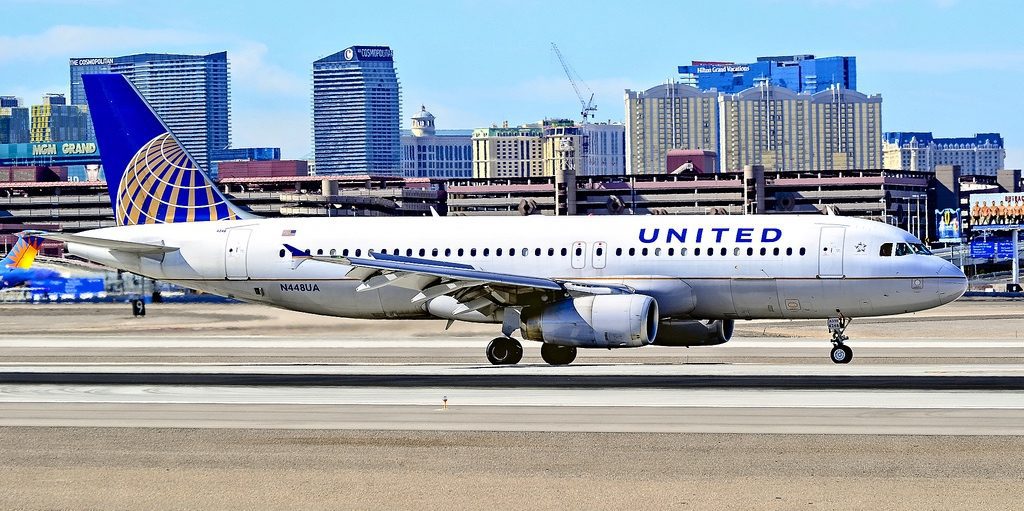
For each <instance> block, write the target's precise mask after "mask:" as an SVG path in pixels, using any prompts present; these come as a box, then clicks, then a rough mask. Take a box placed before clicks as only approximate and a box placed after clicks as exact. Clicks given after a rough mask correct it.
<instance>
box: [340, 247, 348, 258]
mask: <svg viewBox="0 0 1024 511" xmlns="http://www.w3.org/2000/svg"><path fill="white" fill-rule="evenodd" d="M341 256H342V257H348V249H347V248H346V249H345V250H342V251H341Z"/></svg>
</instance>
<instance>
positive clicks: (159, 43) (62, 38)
mask: <svg viewBox="0 0 1024 511" xmlns="http://www.w3.org/2000/svg"><path fill="white" fill-rule="evenodd" d="M209 42H211V38H210V37H208V36H207V35H205V34H202V33H199V32H190V31H184V30H175V29H141V28H133V27H90V26H73V25H57V26H54V27H50V28H48V29H46V30H45V31H44V32H41V33H38V34H28V35H18V36H0V63H2V62H5V61H16V60H34V61H42V60H47V59H52V58H71V57H91V56H97V57H99V56H105V55H104V54H108V53H111V54H112V53H126V52H132V51H147V50H151V49H152V48H168V47H170V48H181V47H182V46H184V45H186V44H187V45H189V46H195V45H200V44H203V43H209Z"/></svg>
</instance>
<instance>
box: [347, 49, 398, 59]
mask: <svg viewBox="0 0 1024 511" xmlns="http://www.w3.org/2000/svg"><path fill="white" fill-rule="evenodd" d="M353 59H355V60H392V53H391V48H388V47H387V46H353V47H351V48H348V49H346V50H345V60H353Z"/></svg>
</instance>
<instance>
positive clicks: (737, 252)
mask: <svg viewBox="0 0 1024 511" xmlns="http://www.w3.org/2000/svg"><path fill="white" fill-rule="evenodd" d="M467 252H468V254H469V257H476V256H477V254H478V253H480V254H482V255H483V257H490V256H491V249H489V248H484V249H480V250H479V252H478V251H477V249H475V248H471V249H469V250H468V251H467V250H466V249H462V248H460V249H457V250H452V249H450V248H446V249H444V250H443V251H442V250H440V249H437V248H435V249H431V250H430V251H429V252H428V251H427V249H425V248H421V249H419V251H418V252H416V251H414V250H413V249H411V248H407V249H405V255H406V257H413V256H414V254H418V255H419V257H427V255H428V254H429V255H430V257H438V256H440V255H441V254H442V253H443V254H444V257H451V256H452V254H453V253H454V254H455V256H456V257H465V256H466V254H467ZM604 252H605V250H604V247H596V248H595V249H594V255H595V256H597V257H603V256H604V255H605V254H604ZM794 252H795V253H798V254H799V255H806V254H807V249H805V248H803V247H800V248H799V249H796V250H794V249H793V247H787V248H785V249H782V248H780V247H774V248H772V249H771V250H769V249H768V248H767V247H761V248H760V250H754V247H747V249H746V251H744V250H743V249H741V248H740V247H734V248H733V249H732V255H734V256H741V255H743V254H744V253H745V254H746V255H747V256H753V255H754V254H759V255H762V256H766V255H768V254H771V255H773V256H778V255H782V254H785V255H787V256H791V255H793V254H794ZM372 253H373V251H372V250H367V251H366V255H370V254H372ZM378 253H381V254H388V253H389V252H388V250H387V249H383V250H380V251H379V252H378ZM390 253H391V254H392V255H401V253H402V252H401V250H399V249H397V248H396V249H395V250H394V251H392V252H390ZM517 253H519V254H521V255H522V256H523V257H526V256H529V255H530V249H528V248H524V249H521V250H520V251H519V252H517V251H516V249H515V248H510V249H508V251H505V250H503V249H501V248H496V249H494V255H495V257H501V256H502V255H508V256H512V257H514V256H515V255H516V254H517ZM544 253H545V252H544V250H543V249H539V248H535V249H533V255H534V256H537V257H540V256H541V255H543V254H544ZM555 253H556V251H555V249H553V248H548V249H547V255H548V257H554V256H555ZM557 253H558V254H559V255H561V256H562V257H565V256H567V255H569V249H567V248H562V249H561V250H559V251H558V252H557ZM573 253H574V255H575V256H576V257H581V256H583V247H576V248H575V249H573ZM624 253H625V254H628V255H629V256H631V257H635V256H636V255H637V254H639V255H640V256H654V257H661V256H669V257H672V256H675V255H676V249H675V248H674V247H670V248H667V249H664V250H663V249H662V248H660V247H659V248H654V249H651V248H647V247H644V248H641V249H639V250H637V249H636V248H630V249H627V250H625V251H624V250H623V249H622V248H617V249H615V255H616V256H620V257H621V256H622V255H623V254H624ZM678 253H679V255H680V256H683V257H685V256H687V255H689V254H690V252H689V249H687V248H680V249H679V251H678ZM285 254H286V252H285V250H284V249H281V251H280V253H279V255H280V256H281V257H282V258H283V257H284V256H285ZM306 254H307V255H312V253H311V252H310V251H309V250H307V251H306ZM692 254H693V255H694V256H699V255H706V256H714V255H716V254H717V255H720V256H727V255H729V249H728V248H725V247H721V248H719V249H717V252H716V249H714V248H706V249H703V251H702V250H701V248H700V247H697V248H694V249H693V252H692ZM316 255H318V256H322V255H324V250H323V249H318V250H317V251H316ZM327 255H330V256H332V257H333V256H337V255H341V256H342V257H348V256H349V255H351V256H352V257H362V256H363V250H362V249H359V248H357V249H355V250H352V251H350V250H349V249H347V248H346V249H342V250H341V252H340V254H339V252H338V250H336V249H333V248H332V249H331V250H330V251H329V252H328V253H327Z"/></svg>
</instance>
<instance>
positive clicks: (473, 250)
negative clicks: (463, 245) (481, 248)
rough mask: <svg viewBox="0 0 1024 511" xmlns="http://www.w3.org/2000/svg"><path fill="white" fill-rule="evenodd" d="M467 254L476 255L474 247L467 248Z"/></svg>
mask: <svg viewBox="0 0 1024 511" xmlns="http://www.w3.org/2000/svg"><path fill="white" fill-rule="evenodd" d="M469 255H470V257H476V249H475V248H471V249H469Z"/></svg>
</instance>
